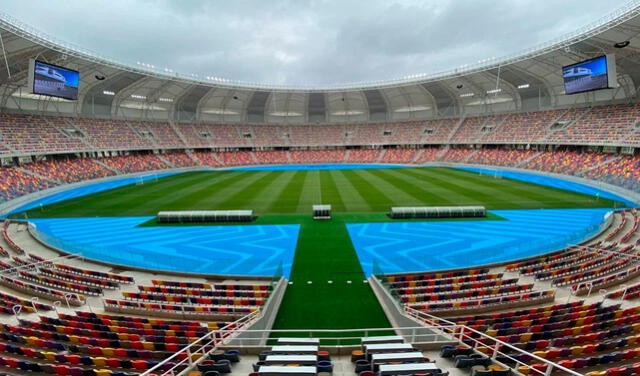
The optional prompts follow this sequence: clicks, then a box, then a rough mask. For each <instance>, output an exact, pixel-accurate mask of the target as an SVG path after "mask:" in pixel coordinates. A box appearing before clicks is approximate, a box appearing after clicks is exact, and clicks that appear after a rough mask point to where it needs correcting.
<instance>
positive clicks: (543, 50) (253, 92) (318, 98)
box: [0, 0, 640, 124]
mask: <svg viewBox="0 0 640 376" xmlns="http://www.w3.org/2000/svg"><path fill="white" fill-rule="evenodd" d="M0 36H1V37H2V39H1V41H0V42H2V45H1V46H0V47H1V48H2V51H0V85H1V86H0V95H1V97H0V100H1V101H2V103H1V104H0V107H2V108H6V109H15V110H19V111H27V112H51V113H58V114H63V115H64V114H66V115H73V116H76V115H79V116H96V117H118V118H120V117H122V118H136V119H159V120H166V119H172V120H176V121H202V122H224V123H240V122H245V123H265V124H301V123H351V122H377V121H403V120H418V119H428V118H438V117H452V116H459V115H461V114H488V113H498V112H510V111H535V110H540V109H546V108H559V107H571V106H577V105H588V104H596V103H611V102H618V101H620V102H624V101H630V100H636V99H637V90H636V88H637V87H638V86H640V0H634V1H631V2H630V3H628V4H627V5H625V6H624V7H622V8H620V9H618V10H616V11H614V12H613V13H611V14H608V15H606V16H605V17H603V18H602V19H600V20H598V21H596V22H594V23H593V24H591V25H589V26H587V27H584V28H582V29H580V30H576V31H575V32H573V33H571V34H569V35H564V36H561V37H559V38H557V39H555V40H551V41H548V42H546V43H544V44H542V45H539V46H536V47H534V48H531V49H528V50H526V51H521V52H520V53H517V54H514V55H510V56H505V57H502V58H498V59H492V60H485V61H481V62H478V63H477V64H473V65H466V66H462V67H456V68H452V69H451V70H449V71H446V72H440V73H436V74H430V75H416V76H411V77H403V78H400V79H397V80H392V81H380V82H366V83H357V84H344V85H336V86H317V87H293V86H284V85H282V86H278V85H266V84H259V83H243V82H231V81H228V80H223V79H219V78H216V77H197V76H195V75H183V74H180V73H177V72H173V71H170V70H166V69H158V68H155V67H153V66H149V65H146V64H137V65H133V66H132V65H126V64H124V63H121V62H118V61H115V60H113V59H110V58H108V57H104V56H101V55H99V54H97V53H95V52H92V51H87V50H85V49H83V48H80V47H77V46H73V45H70V44H68V43H65V42H63V41H59V40H56V39H55V38H53V37H51V36H48V35H46V34H43V33H42V32H40V31H37V30H35V29H33V28H31V27H29V26H28V25H25V24H23V23H21V22H20V21H18V20H16V19H13V18H11V17H10V16H8V15H6V14H2V13H0ZM625 41H629V42H630V43H629V44H628V46H626V47H624V48H617V47H616V46H615V45H616V44H617V43H618V44H619V43H621V42H625ZM618 47H619V46H618ZM452 48H455V46H452ZM607 53H611V54H615V55H616V60H617V72H618V84H619V87H618V88H615V89H608V90H600V91H595V92H588V93H583V94H576V95H570V96H569V95H565V94H564V87H563V82H562V76H561V68H562V66H564V65H569V64H572V63H575V62H579V61H582V60H586V59H589V58H593V57H596V56H600V55H603V54H607ZM30 58H37V59H39V60H43V61H46V62H49V63H53V64H58V65H63V66H67V67H69V68H71V69H76V70H79V71H80V75H81V81H80V95H79V99H78V101H66V100H58V99H53V98H50V97H44V96H35V95H32V94H30V93H29V91H28V89H27V87H26V81H27V73H28V61H29V59H30ZM98 78H104V79H102V80H100V79H98Z"/></svg>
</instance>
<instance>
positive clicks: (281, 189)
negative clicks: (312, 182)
mask: <svg viewBox="0 0 640 376" xmlns="http://www.w3.org/2000/svg"><path fill="white" fill-rule="evenodd" d="M304 177H305V171H303V170H298V171H287V172H286V173H285V174H284V175H283V176H282V177H281V180H279V181H277V184H275V183H272V184H271V185H270V186H269V188H268V189H267V190H265V191H264V192H263V194H264V196H265V199H269V202H268V203H267V205H264V206H262V207H261V208H260V210H261V211H264V212H265V213H293V212H295V210H296V208H297V206H298V201H299V200H300V194H301V193H302V183H303V182H304ZM262 209H264V210H262Z"/></svg>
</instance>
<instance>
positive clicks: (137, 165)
mask: <svg viewBox="0 0 640 376" xmlns="http://www.w3.org/2000/svg"><path fill="white" fill-rule="evenodd" d="M100 162H102V163H104V164H106V165H108V166H109V167H111V168H113V169H116V170H118V171H120V172H122V173H133V172H142V171H152V170H162V169H166V168H169V166H167V165H166V164H165V163H164V162H163V161H162V160H160V158H158V157H157V156H155V155H152V154H142V155H136V154H132V155H120V156H117V157H110V158H101V159H100Z"/></svg>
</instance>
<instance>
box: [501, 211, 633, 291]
mask: <svg viewBox="0 0 640 376" xmlns="http://www.w3.org/2000/svg"><path fill="white" fill-rule="evenodd" d="M614 216H615V217H614V221H615V222H614V226H613V227H612V228H610V229H609V230H608V231H609V232H608V235H607V236H606V237H605V239H604V241H600V242H597V243H594V244H590V245H589V246H572V247H568V248H566V249H564V250H561V251H558V252H555V253H553V254H550V255H548V256H543V257H540V258H534V259H531V260H528V261H523V262H517V263H512V264H509V265H507V266H506V270H508V271H518V272H519V273H521V274H523V275H532V276H534V277H535V279H536V280H540V281H546V280H550V281H551V282H552V284H553V285H555V286H569V288H570V289H571V290H572V292H573V294H575V295H582V294H590V293H591V292H592V291H598V289H601V288H608V287H611V286H615V285H619V284H621V283H622V282H624V281H626V280H629V279H632V278H635V277H637V276H639V275H640V250H639V249H638V248H637V246H636V244H635V242H637V241H636V240H635V237H636V236H637V235H638V234H637V231H638V224H639V223H640V220H638V212H637V210H636V209H631V210H621V211H617V212H615V214H614ZM629 243H631V244H629ZM625 244H626V245H625ZM630 292H631V293H633V292H635V287H634V288H633V289H631V291H630ZM623 293H624V292H623V291H622V290H619V291H616V292H614V293H611V294H609V295H608V296H611V297H612V298H618V297H621V296H622V294H623ZM631 298H633V295H630V297H629V299H631Z"/></svg>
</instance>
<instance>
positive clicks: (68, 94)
mask: <svg viewBox="0 0 640 376" xmlns="http://www.w3.org/2000/svg"><path fill="white" fill-rule="evenodd" d="M79 84H80V73H79V72H78V71H75V70H73V69H69V68H65V67H61V66H58V65H53V64H49V63H45V62H43V61H39V60H31V61H30V62H29V81H28V85H29V88H30V89H31V92H32V93H33V94H40V95H48V96H52V97H58V98H64V99H70V100H77V99H78V85H79Z"/></svg>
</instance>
